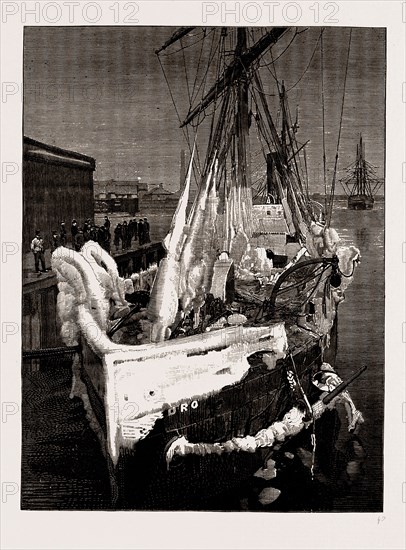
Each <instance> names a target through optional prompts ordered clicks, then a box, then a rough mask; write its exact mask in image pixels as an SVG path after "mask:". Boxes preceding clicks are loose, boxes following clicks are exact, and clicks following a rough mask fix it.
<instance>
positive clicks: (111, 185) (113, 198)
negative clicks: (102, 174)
mask: <svg viewBox="0 0 406 550" xmlns="http://www.w3.org/2000/svg"><path fill="white" fill-rule="evenodd" d="M147 191H148V186H147V184H146V183H143V182H141V178H138V179H136V180H131V181H122V180H120V181H118V180H106V181H97V182H96V181H95V182H94V199H95V210H96V211H98V212H128V213H129V214H131V215H134V214H135V213H136V212H138V210H139V200H140V197H142V196H143V195H144V194H145V193H146V192H147Z"/></svg>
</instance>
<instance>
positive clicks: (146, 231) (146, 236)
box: [144, 218, 151, 243]
mask: <svg viewBox="0 0 406 550" xmlns="http://www.w3.org/2000/svg"><path fill="white" fill-rule="evenodd" d="M144 242H145V243H150V242H151V239H150V237H149V222H148V219H147V218H144Z"/></svg>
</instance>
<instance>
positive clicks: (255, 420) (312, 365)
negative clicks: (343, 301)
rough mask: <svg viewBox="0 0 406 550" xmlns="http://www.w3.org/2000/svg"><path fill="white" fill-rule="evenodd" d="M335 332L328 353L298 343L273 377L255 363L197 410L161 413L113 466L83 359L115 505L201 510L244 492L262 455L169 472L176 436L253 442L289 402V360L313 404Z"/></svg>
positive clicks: (186, 462) (183, 460)
mask: <svg viewBox="0 0 406 550" xmlns="http://www.w3.org/2000/svg"><path fill="white" fill-rule="evenodd" d="M336 327H337V324H336V322H335V323H334V326H333V329H332V331H331V340H330V346H329V348H327V349H323V348H322V345H321V341H320V339H317V338H315V337H314V336H311V335H306V336H303V335H302V336H301V337H300V338H299V340H297V342H296V343H297V347H296V348H295V349H292V356H286V357H285V358H283V359H279V360H278V362H277V364H276V366H275V368H273V369H272V370H269V369H268V368H267V367H266V365H264V364H263V363H261V361H258V363H257V364H255V362H254V363H253V364H252V366H251V368H250V370H249V371H248V373H247V375H246V376H245V377H244V378H243V380H241V381H240V382H238V383H236V384H233V385H231V386H227V387H224V388H223V389H222V390H220V392H218V393H215V394H213V395H209V396H206V397H203V398H201V399H199V400H198V402H197V401H196V400H195V403H194V402H193V400H190V401H187V400H186V401H185V403H184V404H183V406H182V404H180V405H179V406H177V407H176V410H170V411H168V410H166V411H164V414H163V416H162V418H160V419H158V420H157V421H156V423H155V425H154V427H153V429H152V431H151V432H150V433H149V434H148V435H147V437H145V439H142V440H141V441H139V442H137V443H136V444H134V445H133V446H122V447H120V450H119V455H118V459H117V457H116V460H115V461H114V464H113V461H112V460H111V456H110V455H109V450H108V433H107V426H108V419H107V416H106V410H105V401H104V400H103V399H102V398H101V393H100V389H101V386H102V385H103V381H102V380H100V378H99V379H98V377H97V376H96V377H95V372H97V369H95V366H94V362H93V361H90V363H92V362H93V366H91V365H90V363H89V362H88V363H86V353H85V355H84V357H85V361H84V362H83V364H82V369H81V370H82V372H81V378H82V380H83V382H84V383H85V386H86V390H87V395H88V398H89V404H90V409H91V413H92V414H94V415H95V419H96V420H97V424H98V426H99V427H100V428H101V429H99V430H98V433H99V436H100V440H101V443H102V446H103V447H104V450H105V455H106V459H107V461H108V464H109V467H110V475H111V481H112V498H113V500H114V503H115V505H116V506H117V507H120V508H131V509H144V510H145V509H148V510H164V509H169V510H186V509H189V510H190V509H202V508H203V509H204V507H205V503H207V502H208V501H209V499H212V498H213V497H216V495H221V494H222V493H225V492H228V491H230V490H233V489H235V488H236V487H238V486H240V485H241V484H243V483H244V481H245V480H247V479H248V478H249V477H251V476H252V475H253V474H254V473H255V471H256V470H258V468H260V467H261V466H263V465H264V458H265V456H266V455H267V454H269V449H259V450H258V451H256V452H254V453H250V452H231V453H226V454H223V455H220V456H219V455H205V456H196V455H187V456H180V457H177V458H176V459H175V460H174V461H173V462H172V463H171V464H170V465H169V467H168V465H167V462H166V452H167V449H168V447H169V445H170V444H171V442H172V441H173V440H174V439H176V438H177V437H179V436H184V437H186V439H187V440H188V441H189V442H191V443H203V442H204V443H216V442H225V441H229V440H231V439H232V438H233V437H244V436H247V435H254V434H256V433H257V432H258V431H259V430H261V429H264V428H267V427H268V426H270V425H271V424H272V423H273V422H275V421H276V420H279V419H281V418H282V416H283V414H284V413H286V412H287V411H288V410H289V409H290V408H291V407H292V402H293V401H292V400H293V396H292V394H291V390H290V387H289V384H288V383H287V377H286V374H287V370H288V369H292V358H293V361H294V365H295V368H296V369H297V374H298V377H299V379H300V381H301V384H302V386H303V389H304V391H305V392H306V393H307V395H308V396H309V398H310V399H311V400H316V397H317V396H318V395H319V392H318V390H317V389H316V388H315V387H314V386H313V385H312V384H311V378H312V376H313V375H314V374H315V373H316V372H317V371H318V370H319V368H320V365H321V363H322V361H323V360H325V361H329V362H330V363H331V364H334V360H335V352H336V345H337V338H336V332H337V331H336ZM90 356H91V354H90V355H88V356H87V357H88V359H89V357H90ZM100 366H101V365H100ZM99 372H100V371H99ZM193 403H194V404H193ZM196 403H197V405H196Z"/></svg>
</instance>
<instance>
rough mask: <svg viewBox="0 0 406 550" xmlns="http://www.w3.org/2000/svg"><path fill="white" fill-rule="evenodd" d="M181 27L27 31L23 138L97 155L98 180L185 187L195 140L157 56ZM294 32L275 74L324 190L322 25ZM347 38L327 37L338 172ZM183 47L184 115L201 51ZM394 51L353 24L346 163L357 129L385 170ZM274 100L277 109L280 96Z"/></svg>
mask: <svg viewBox="0 0 406 550" xmlns="http://www.w3.org/2000/svg"><path fill="white" fill-rule="evenodd" d="M300 30H302V29H300ZM173 31H174V29H173V28H170V27H76V28H75V27H59V28H55V27H26V28H25V36H24V134H25V135H27V136H29V137H32V138H34V139H37V140H39V141H44V142H46V143H49V144H53V145H56V146H59V147H62V148H66V149H71V150H74V151H78V152H80V153H84V154H87V155H90V156H92V157H94V158H95V159H96V166H97V169H96V173H95V179H99V180H105V179H109V178H115V179H125V180H131V179H135V178H137V177H140V178H141V179H142V180H144V181H146V182H147V183H149V184H156V183H159V182H164V184H165V186H166V187H168V188H170V189H172V190H176V189H177V188H178V186H179V166H180V151H181V149H182V148H185V147H186V146H185V142H184V140H183V134H182V131H181V130H180V129H179V121H178V118H177V115H176V112H175V109H174V107H173V104H172V100H171V97H170V94H169V91H168V87H167V84H166V81H165V78H164V76H163V73H162V70H161V68H160V65H159V62H158V60H157V56H156V55H155V50H156V49H157V48H159V47H160V46H161V45H162V44H163V43H164V42H165V41H166V40H167V39H168V38H169V37H170V36H171V35H172V33H173ZM293 32H294V30H293V29H292V31H290V32H289V33H288V34H287V35H286V36H284V37H283V38H282V39H281V41H280V43H278V44H277V45H276V46H275V47H274V48H273V50H272V51H273V57H274V59H277V60H276V65H275V71H276V76H277V77H278V79H280V80H281V79H284V81H285V85H286V87H287V89H290V88H292V89H290V91H289V99H290V106H291V110H292V111H294V110H295V109H296V105H298V106H299V123H300V130H299V133H298V134H297V137H298V139H299V141H301V142H305V141H307V140H308V139H310V140H311V143H310V144H309V146H308V148H307V150H308V165H309V173H310V176H311V181H313V190H314V191H317V190H321V182H322V153H321V135H322V134H321V128H322V122H321V121H322V118H321V78H320V74H321V71H320V52H319V48H318V47H316V45H317V41H318V39H319V36H320V29H319V28H317V27H314V28H310V29H308V30H306V31H305V32H303V33H301V34H300V35H299V36H297V37H296V38H295V40H294V41H293V42H292V43H291V44H290V47H288V48H287V46H288V44H289V42H290V41H291V39H292V36H293ZM201 36H202V30H201V29H196V30H195V31H193V37H195V38H196V40H197V39H199V38H200V37H201ZM193 37H192V38H193ZM348 40H349V30H348V29H346V28H327V29H326V30H325V32H324V35H323V42H324V80H325V98H326V101H325V104H326V130H327V133H326V142H327V157H328V166H329V169H330V172H329V173H330V175H331V170H332V166H333V165H334V156H335V149H336V144H337V133H338V126H339V117H340V111H341V99H342V90H343V84H344V74H345V65H346V56H347V48H348ZM207 42H208V43H209V40H207ZM172 48H173V50H176V49H178V47H177V46H172ZM286 48H287V49H286ZM183 53H184V54H185V57H184V58H183ZM183 53H179V52H178V53H177V54H176V53H174V54H173V55H169V56H166V57H163V58H162V62H163V64H164V66H165V70H166V72H167V76H168V79H169V81H170V83H171V86H172V91H173V93H174V96H175V97H176V100H177V102H178V105H179V110H180V114H181V116H185V115H186V113H187V110H188V107H189V105H188V95H187V88H186V83H185V71H184V66H183V62H185V63H186V66H187V67H188V69H189V70H190V74H191V75H192V78H193V74H194V72H193V71H195V70H196V66H197V63H198V54H199V53H200V49H199V48H193V47H191V48H188V49H186V50H184V52H183ZM312 56H313V57H312ZM385 56H386V43H385V31H384V29H368V28H366V29H363V28H356V29H353V32H352V41H351V50H350V63H349V71H348V77H347V88H346V97H345V104H344V105H345V107H344V118H343V129H342V136H341V144H340V156H339V167H340V168H344V167H345V166H347V165H348V164H349V163H350V162H352V161H353V160H354V159H355V151H356V144H357V141H358V135H359V133H360V132H362V134H363V137H364V141H365V144H366V156H367V159H368V160H369V161H370V162H371V163H372V164H373V165H375V166H376V167H377V171H378V174H379V175H381V176H382V175H383V172H384V137H385V136H384V130H385V71H386V66H385ZM262 76H263V80H264V87H265V89H266V91H267V93H269V94H275V92H276V86H275V79H274V78H273V76H272V75H271V72H270V71H269V70H268V69H263V70H262ZM189 78H190V77H189ZM298 80H299V82H298ZM190 82H191V81H189V83H190ZM295 84H296V85H295ZM270 101H271V103H272V101H273V99H272V97H271V98H270ZM274 101H275V104H274V107H275V108H276V97H275V98H274Z"/></svg>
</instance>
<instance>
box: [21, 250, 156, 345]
mask: <svg viewBox="0 0 406 550" xmlns="http://www.w3.org/2000/svg"><path fill="white" fill-rule="evenodd" d="M27 256H28V257H27V262H24V263H25V264H26V266H29V265H30V264H31V263H32V264H33V261H32V254H31V253H30V254H29V255H27ZM112 256H113V258H114V260H115V261H116V263H117V267H118V272H119V274H120V275H121V276H122V277H129V276H130V275H131V274H132V273H136V272H139V271H141V270H142V269H147V267H149V266H150V265H152V264H153V263H157V264H159V262H160V261H161V259H162V258H163V257H164V256H165V251H164V248H163V246H162V243H161V242H151V243H148V244H145V245H143V246H139V247H137V248H130V249H127V250H121V251H118V252H113V253H112ZM47 266H49V260H48V258H47ZM57 295H58V287H57V280H56V275H55V273H54V272H53V271H52V270H49V271H48V273H43V274H42V275H40V276H38V275H37V274H36V273H34V266H33V265H32V269H30V270H27V269H26V270H24V271H23V295H22V326H23V330H22V349H23V350H24V352H28V351H31V350H43V349H48V348H54V347H59V346H63V342H62V340H61V337H60V334H59V324H58V319H57V315H56V300H57Z"/></svg>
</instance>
